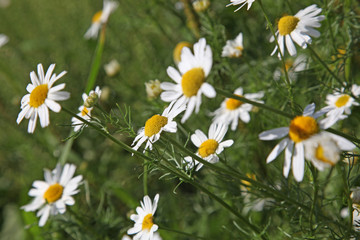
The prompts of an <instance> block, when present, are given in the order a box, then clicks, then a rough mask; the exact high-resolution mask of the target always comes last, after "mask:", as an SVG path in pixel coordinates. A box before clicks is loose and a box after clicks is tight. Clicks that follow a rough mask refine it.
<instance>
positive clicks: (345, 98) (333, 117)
mask: <svg viewBox="0 0 360 240" xmlns="http://www.w3.org/2000/svg"><path fill="white" fill-rule="evenodd" d="M343 92H344V89H342V90H341V92H335V93H334V94H328V95H327V96H326V104H327V106H326V107H324V108H323V109H322V110H324V111H326V112H327V113H326V118H324V119H323V120H321V122H322V123H323V124H324V126H325V127H326V128H329V127H331V126H332V125H334V124H335V123H336V122H337V121H338V120H343V119H345V118H347V117H348V115H350V114H351V106H359V103H358V102H356V101H355V99H354V98H353V97H351V96H350V95H349V94H346V93H343ZM351 93H352V94H353V95H354V96H355V97H358V96H359V95H360V86H358V85H356V84H354V85H352V87H351Z"/></svg>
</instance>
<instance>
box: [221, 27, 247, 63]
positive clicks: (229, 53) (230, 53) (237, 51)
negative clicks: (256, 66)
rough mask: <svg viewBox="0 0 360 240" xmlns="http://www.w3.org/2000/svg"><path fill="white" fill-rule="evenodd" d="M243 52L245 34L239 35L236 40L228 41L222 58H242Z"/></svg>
mask: <svg viewBox="0 0 360 240" xmlns="http://www.w3.org/2000/svg"><path fill="white" fill-rule="evenodd" d="M243 50H244V46H243V34H242V33H239V35H238V36H237V37H236V38H235V39H234V40H227V41H226V45H225V46H224V47H223V50H222V53H221V56H222V57H231V58H238V57H241V56H242V52H243Z"/></svg>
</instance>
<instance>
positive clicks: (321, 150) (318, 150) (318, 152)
mask: <svg viewBox="0 0 360 240" xmlns="http://www.w3.org/2000/svg"><path fill="white" fill-rule="evenodd" d="M315 157H316V159H318V160H320V161H322V162H324V163H327V164H330V165H331V166H334V163H333V162H331V161H330V160H329V159H327V158H326V157H325V156H324V148H323V147H321V145H319V146H318V147H317V148H316V150H315Z"/></svg>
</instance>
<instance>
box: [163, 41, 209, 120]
mask: <svg viewBox="0 0 360 240" xmlns="http://www.w3.org/2000/svg"><path fill="white" fill-rule="evenodd" d="M211 66H212V51H211V48H210V46H209V45H206V40H205V38H201V39H200V40H199V41H198V42H197V43H195V44H194V54H192V52H191V50H190V49H189V48H188V47H184V48H183V49H182V51H181V62H180V63H179V65H178V67H179V70H180V73H179V72H178V71H177V70H176V69H175V68H173V67H168V69H167V73H168V75H169V77H170V78H172V79H173V80H174V81H175V82H176V84H174V83H169V82H163V83H161V85H160V87H161V88H162V89H163V90H164V91H163V92H162V93H161V95H160V97H161V100H163V101H165V102H172V101H176V102H177V105H186V106H187V107H186V111H185V114H184V116H183V117H182V119H181V122H182V123H184V122H185V121H186V120H187V119H188V118H189V117H190V115H191V114H192V112H193V111H194V109H195V112H196V113H198V112H199V109H200V105H201V94H204V95H205V96H206V97H209V98H214V97H215V96H216V92H215V89H214V88H213V86H211V85H210V84H209V83H207V82H206V77H207V76H208V75H209V73H210V70H211Z"/></svg>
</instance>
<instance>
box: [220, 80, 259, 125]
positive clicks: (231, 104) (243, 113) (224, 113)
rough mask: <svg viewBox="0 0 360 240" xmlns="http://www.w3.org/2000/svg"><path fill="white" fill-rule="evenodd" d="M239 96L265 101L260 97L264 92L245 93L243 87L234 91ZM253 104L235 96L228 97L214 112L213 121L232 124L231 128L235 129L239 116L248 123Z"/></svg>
mask: <svg viewBox="0 0 360 240" xmlns="http://www.w3.org/2000/svg"><path fill="white" fill-rule="evenodd" d="M234 94H235V95H237V96H244V97H245V98H247V99H249V100H252V101H257V102H260V103H263V101H260V100H259V98H262V97H263V96H264V92H262V91H261V92H258V93H247V94H244V95H243V89H242V88H241V87H239V88H238V89H236V90H235V92H234ZM252 108H253V105H251V104H249V103H244V102H242V101H239V100H237V99H234V98H226V99H225V100H224V101H223V102H222V103H221V106H220V108H218V109H217V110H215V112H214V113H213V114H214V115H215V117H214V119H213V122H214V123H223V124H225V125H230V124H231V130H233V131H235V129H236V127H237V125H238V121H239V118H240V119H241V120H242V121H243V122H244V123H248V122H249V121H250V114H249V112H250V111H251V110H252Z"/></svg>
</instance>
